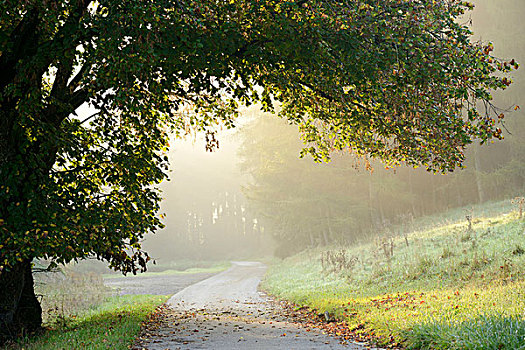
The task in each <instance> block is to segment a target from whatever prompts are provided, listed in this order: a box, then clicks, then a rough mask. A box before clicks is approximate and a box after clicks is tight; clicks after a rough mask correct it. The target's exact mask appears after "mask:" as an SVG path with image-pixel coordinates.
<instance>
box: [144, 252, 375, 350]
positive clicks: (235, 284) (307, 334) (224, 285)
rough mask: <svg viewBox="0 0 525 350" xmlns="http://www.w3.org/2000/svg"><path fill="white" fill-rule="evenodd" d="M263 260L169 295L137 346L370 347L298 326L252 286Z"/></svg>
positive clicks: (161, 349)
mask: <svg viewBox="0 0 525 350" xmlns="http://www.w3.org/2000/svg"><path fill="white" fill-rule="evenodd" d="M265 271H266V266H265V265H264V264H262V263H256V262H234V263H232V267H231V268H230V269H228V270H226V271H224V272H222V273H220V274H217V275H215V276H213V277H210V278H208V279H205V280H203V281H200V282H198V283H195V284H193V285H191V286H189V287H187V288H185V289H183V290H182V291H180V292H178V293H177V294H175V295H173V296H172V297H171V298H170V299H169V301H168V306H169V308H166V309H165V310H164V312H163V315H162V317H159V318H158V319H157V320H156V321H155V322H154V323H155V325H154V327H152V328H151V329H148V330H146V331H145V334H143V336H142V337H141V339H140V340H139V341H138V342H137V344H135V348H136V349H149V350H165V349H181V350H182V349H217V350H235V349H301V350H303V349H369V347H365V346H362V345H358V344H353V343H352V344H346V345H345V344H341V343H340V341H339V340H338V339H336V338H334V337H331V336H328V335H325V334H323V333H321V332H320V331H319V330H318V329H306V328H302V327H301V325H300V324H297V323H294V322H293V321H292V320H288V319H286V317H285V316H282V315H283V312H282V311H283V310H282V309H280V308H279V306H278V305H277V303H275V302H272V301H271V300H270V299H269V298H268V297H266V296H265V295H264V294H262V293H259V292H258V291H257V287H258V285H259V282H260V281H261V278H262V276H263V275H264V273H265Z"/></svg>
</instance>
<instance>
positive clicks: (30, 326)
mask: <svg viewBox="0 0 525 350" xmlns="http://www.w3.org/2000/svg"><path fill="white" fill-rule="evenodd" d="M41 325H42V308H41V307H40V303H39V302H38V299H37V297H36V295H35V289H34V282H33V274H32V271H31V262H30V261H23V262H21V263H19V264H17V265H15V266H14V267H13V268H11V269H9V270H7V269H6V270H4V271H2V273H0V344H3V343H5V342H6V341H7V340H9V339H14V338H16V337H19V336H20V335H23V334H28V333H33V332H35V331H37V330H38V329H40V327H41Z"/></svg>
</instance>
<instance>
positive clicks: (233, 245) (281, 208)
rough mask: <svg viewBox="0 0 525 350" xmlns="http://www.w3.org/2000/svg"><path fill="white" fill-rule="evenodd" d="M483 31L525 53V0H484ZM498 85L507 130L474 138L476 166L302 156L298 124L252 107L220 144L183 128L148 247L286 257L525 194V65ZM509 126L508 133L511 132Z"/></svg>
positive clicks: (479, 25)
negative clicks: (483, 140)
mask: <svg viewBox="0 0 525 350" xmlns="http://www.w3.org/2000/svg"><path fill="white" fill-rule="evenodd" d="M475 4H476V9H475V11H474V12H473V13H471V14H469V15H468V16H469V17H468V18H466V19H465V20H466V21H467V20H469V19H472V29H473V31H474V33H475V35H474V38H475V39H476V40H482V41H484V42H487V41H492V42H494V46H495V55H496V56H498V57H501V58H507V59H510V58H515V59H516V60H517V61H518V62H520V63H521V64H523V63H524V62H525V45H523V38H522V33H525V25H524V22H525V21H523V18H525V17H524V16H525V5H524V3H523V0H498V1H492V0H483V1H481V0H480V1H476V2H475ZM512 79H513V81H514V84H512V85H511V87H510V88H509V89H508V90H507V91H504V92H503V93H497V94H495V104H496V105H497V106H499V107H502V108H511V107H512V106H514V105H518V106H520V105H521V106H522V108H521V109H518V110H516V111H512V112H509V113H507V114H506V128H507V129H508V132H505V133H504V135H505V140H504V141H496V142H495V143H494V144H488V145H483V146H480V145H479V142H474V144H473V145H472V146H471V147H470V148H469V149H468V150H467V161H466V163H465V165H466V168H465V169H463V170H458V171H456V172H455V173H453V174H448V175H434V174H430V173H428V172H426V171H425V170H423V169H411V168H407V167H399V168H397V169H388V170H387V169H385V168H384V166H382V165H381V164H380V163H378V162H373V163H372V166H373V171H369V170H367V169H365V167H364V166H363V164H362V162H361V163H360V162H359V160H356V159H354V158H352V157H351V156H349V155H339V154H335V155H334V157H333V160H332V162H331V163H330V164H316V163H314V162H313V161H312V160H311V159H308V158H307V159H299V151H300V148H301V144H300V141H299V135H298V132H297V128H296V127H294V126H291V125H288V124H287V123H286V122H285V121H282V120H280V119H278V118H277V117H275V116H271V115H267V114H263V113H262V112H260V111H258V110H257V108H250V109H248V110H247V111H246V112H245V113H244V116H242V117H241V118H240V120H239V126H238V127H237V128H236V129H234V130H228V131H220V132H219V133H218V134H217V138H218V140H219V142H220V144H219V145H220V147H219V149H217V150H216V151H215V152H211V153H210V152H206V151H205V141H204V135H197V136H195V137H193V138H190V139H186V140H180V139H178V140H173V142H172V148H171V150H170V154H169V157H170V161H171V164H172V172H171V173H170V178H171V181H169V182H166V183H163V184H162V190H163V192H164V197H165V199H164V201H163V202H162V212H164V213H165V214H166V217H165V219H164V223H165V225H166V227H165V228H164V229H163V230H161V231H160V232H158V233H157V234H156V235H154V236H150V237H147V238H146V240H145V243H144V247H145V249H146V250H147V251H149V252H150V253H151V255H152V256H153V257H154V258H156V259H157V260H158V261H161V262H162V261H171V260H181V259H197V260H228V259H248V258H261V257H266V256H271V255H277V256H279V257H285V256H288V255H290V254H292V253H295V252H297V251H299V250H301V249H304V248H306V247H313V246H319V245H330V244H334V243H339V244H351V243H352V242H355V241H360V240H366V239H370V238H372V237H375V236H377V235H387V234H393V232H394V231H396V230H398V231H399V229H402V228H403V227H405V226H406V225H408V224H409V223H410V221H411V220H413V219H414V218H417V217H421V216H424V215H430V214H433V213H439V212H442V211H444V210H447V209H451V208H457V207H464V208H468V207H469V206H472V205H474V204H478V203H483V202H486V201H496V200H502V199H508V198H512V197H514V196H518V195H520V196H523V194H524V192H525V122H524V111H525V103H524V102H523V98H522V96H524V94H525V71H524V70H523V68H520V69H519V70H518V71H517V72H515V73H513V75H512ZM509 132H510V133H509Z"/></svg>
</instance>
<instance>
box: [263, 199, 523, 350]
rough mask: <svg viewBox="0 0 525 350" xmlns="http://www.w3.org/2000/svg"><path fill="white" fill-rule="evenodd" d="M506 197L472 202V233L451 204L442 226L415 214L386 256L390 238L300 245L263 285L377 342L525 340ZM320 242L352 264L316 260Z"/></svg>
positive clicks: (517, 224)
mask: <svg viewBox="0 0 525 350" xmlns="http://www.w3.org/2000/svg"><path fill="white" fill-rule="evenodd" d="M508 202H509V203H510V201H508ZM509 203H507V202H500V203H490V204H489V205H488V206H487V207H483V206H481V207H474V208H473V210H472V213H473V216H474V218H473V230H472V231H468V229H467V227H468V225H467V221H466V220H465V218H464V216H463V217H461V216H460V215H459V214H458V213H459V212H461V211H458V210H455V211H454V212H453V213H447V214H446V215H444V219H443V220H442V221H441V224H436V222H438V219H437V217H436V216H434V217H432V218H430V219H429V222H430V224H429V223H425V221H424V220H422V219H421V220H419V222H418V223H417V225H416V228H417V229H416V230H415V231H412V232H411V233H409V234H408V236H407V239H408V246H407V244H406V241H405V239H404V237H393V243H394V250H393V251H394V254H393V256H392V257H388V256H387V254H386V253H385V250H384V249H383V244H384V243H385V242H390V237H388V240H387V239H386V238H387V237H384V239H380V238H378V239H376V241H375V242H372V243H368V244H361V245H356V246H351V247H329V248H325V249H312V250H308V251H305V252H302V253H300V254H298V255H296V256H293V257H291V258H288V259H286V260H284V261H282V262H280V263H278V264H275V265H273V266H271V268H270V269H269V273H268V274H267V277H266V279H265V281H264V282H263V288H264V289H265V290H267V291H268V292H270V293H271V294H273V295H275V296H277V297H278V298H281V299H286V300H289V301H292V302H294V303H296V304H298V305H300V306H308V307H310V308H313V309H315V310H317V311H319V312H320V313H324V312H325V311H328V312H329V313H330V314H332V315H334V316H336V317H337V318H339V319H340V320H345V321H346V322H347V323H348V325H349V327H350V328H355V329H357V330H358V331H357V332H358V333H359V332H362V333H364V334H365V333H366V334H369V335H373V336H374V337H375V339H376V341H377V342H378V344H379V345H387V344H392V343H397V344H400V345H401V346H404V347H408V348H414V349H519V348H525V337H524V333H525V327H524V326H525V321H524V320H523V310H525V279H524V274H523V272H524V271H525V269H524V267H525V232H524V231H525V220H523V219H521V220H519V219H518V216H517V213H516V212H512V213H510V214H509V212H508V211H507V210H509V209H510V208H511V206H510V205H509ZM497 208H500V209H499V211H498V210H496V209H497ZM505 211H506V213H505ZM480 213H489V214H490V215H488V214H487V215H486V216H485V215H483V216H482V215H481V214H480ZM454 217H455V218H456V220H454ZM388 244H389V243H388ZM326 250H331V251H332V252H334V251H338V252H340V251H341V250H343V251H344V254H345V258H344V259H346V261H350V260H351V261H355V263H353V264H346V265H344V266H345V268H342V269H336V268H332V269H331V268H329V267H330V266H329V267H328V268H327V263H326V261H324V262H323V264H322V263H321V260H320V257H321V254H322V253H323V251H326ZM324 254H325V255H324V256H326V253H324ZM339 256H341V255H339ZM341 259H342V258H341ZM323 265H324V269H323ZM328 271H335V272H328Z"/></svg>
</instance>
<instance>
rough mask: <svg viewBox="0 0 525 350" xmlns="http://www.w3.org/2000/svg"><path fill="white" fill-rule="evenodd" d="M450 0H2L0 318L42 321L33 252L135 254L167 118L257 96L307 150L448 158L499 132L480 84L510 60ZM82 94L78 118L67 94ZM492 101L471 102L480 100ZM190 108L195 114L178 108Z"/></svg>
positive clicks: (182, 126)
mask: <svg viewBox="0 0 525 350" xmlns="http://www.w3.org/2000/svg"><path fill="white" fill-rule="evenodd" d="M471 7H472V6H471V5H470V4H469V3H467V2H465V1H459V0H432V1H430V0H359V1H357V0H348V1H326V0H310V1H309V0H297V1H286V2H283V1H280V0H273V1H272V0H264V1H260V0H238V1H211V0H203V1H202V0H199V1H197V0H181V1H174V0H150V1H146V0H129V1H128V0H127V1H109V0H98V1H90V0H60V1H42V0H25V1H19V0H4V1H2V2H1V3H0V67H1V69H0V106H1V107H0V108H1V110H0V179H1V184H0V269H1V270H2V272H1V274H0V323H1V324H0V334H1V337H2V338H6V337H7V336H12V335H16V334H20V332H21V331H22V330H23V329H25V330H27V331H31V330H34V329H36V328H38V327H39V326H40V323H41V317H40V314H41V310H40V307H39V305H38V301H37V299H36V297H35V295H34V291H33V283H32V277H31V261H32V260H33V259H35V258H45V259H49V260H51V261H53V262H54V263H66V262H69V261H71V260H76V259H83V258H86V257H87V256H95V257H96V258H98V259H101V260H106V261H108V262H109V264H110V266H111V267H113V268H115V269H118V270H121V271H123V272H124V273H126V272H136V271H137V270H139V269H140V270H144V269H145V268H146V262H147V260H148V256H147V255H146V254H145V253H143V252H142V251H141V248H140V240H141V239H142V237H143V235H144V234H146V233H148V232H154V231H156V230H157V229H158V228H159V227H161V222H160V221H159V218H158V217H157V216H156V213H157V210H158V207H159V200H160V198H161V197H160V194H159V191H158V190H157V187H156V185H157V184H158V183H159V182H161V181H162V180H163V179H165V178H166V168H167V166H168V164H167V158H166V157H165V156H164V155H163V152H165V151H166V150H167V147H168V143H167V139H168V136H167V135H168V133H169V131H175V132H176V133H177V134H184V133H185V132H187V131H188V130H189V129H198V130H202V129H208V128H209V127H211V126H213V125H215V124H216V123H219V122H222V123H223V124H226V125H227V126H231V125H232V123H233V120H234V117H235V116H236V113H237V112H236V107H237V103H238V102H241V103H245V104H250V103H253V102H255V101H260V102H262V104H263V106H264V108H265V109H266V110H272V105H273V102H274V101H279V102H280V103H281V105H282V111H281V112H280V114H281V116H282V117H284V118H288V119H289V120H290V121H292V122H295V123H297V124H299V125H300V127H301V130H302V131H303V133H304V139H305V141H306V142H307V143H308V146H307V148H305V152H310V153H311V154H313V155H314V156H315V157H316V158H318V159H321V158H326V157H327V156H328V153H329V152H330V151H331V150H332V149H342V148H351V149H352V151H353V152H356V153H358V154H368V155H370V156H372V157H377V158H380V159H383V160H385V161H391V162H397V161H401V162H406V163H409V164H422V165H424V166H426V167H428V168H429V169H437V170H452V169H454V168H455V167H456V166H458V165H461V163H462V161H463V149H464V147H465V146H466V145H467V144H469V143H470V142H471V140H472V139H473V138H480V139H482V140H486V139H489V138H492V137H496V138H498V137H500V135H501V131H500V129H499V127H498V118H497V116H498V115H499V111H496V110H495V109H494V108H493V107H492V106H491V105H490V100H491V96H490V93H489V89H498V88H505V87H506V86H507V85H508V84H510V82H509V80H508V79H507V78H502V77H501V76H500V75H495V74H494V72H495V71H496V70H498V69H499V70H501V71H508V70H510V69H511V67H513V66H514V65H516V64H515V62H512V61H510V62H502V61H500V60H497V59H495V58H494V57H491V50H492V45H485V46H481V45H480V44H476V43H472V42H471V41H470V34H471V33H470V31H469V29H468V28H467V27H466V26H464V25H462V24H460V22H459V20H458V18H459V17H460V16H461V15H462V14H463V13H464V12H465V10H467V9H469V8H471ZM85 103H89V104H91V105H92V106H94V107H95V108H96V109H97V112H95V113H93V114H92V115H91V116H88V117H83V116H82V117H79V116H77V115H76V114H75V111H76V110H77V109H78V108H79V107H80V106H82V105H83V104H85ZM481 104H485V106H486V107H487V108H481V109H480V110H481V111H482V112H481V113H479V112H478V111H477V109H476V107H481ZM188 108H191V110H192V111H194V112H192V113H187V112H184V111H185V110H188Z"/></svg>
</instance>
